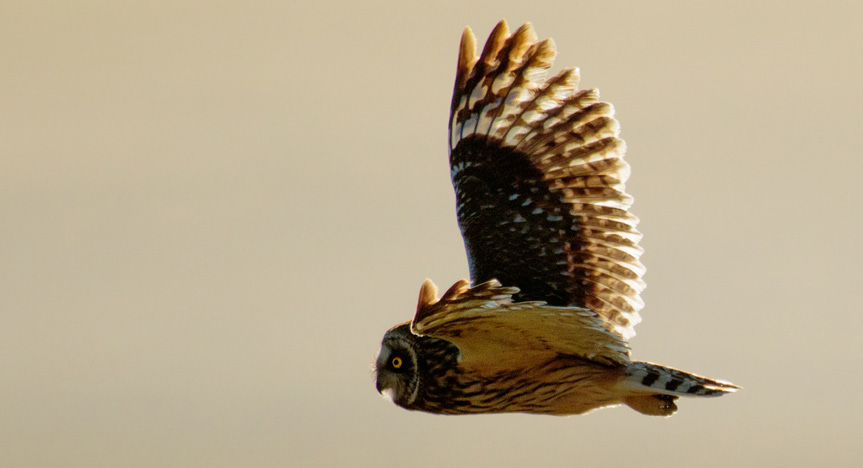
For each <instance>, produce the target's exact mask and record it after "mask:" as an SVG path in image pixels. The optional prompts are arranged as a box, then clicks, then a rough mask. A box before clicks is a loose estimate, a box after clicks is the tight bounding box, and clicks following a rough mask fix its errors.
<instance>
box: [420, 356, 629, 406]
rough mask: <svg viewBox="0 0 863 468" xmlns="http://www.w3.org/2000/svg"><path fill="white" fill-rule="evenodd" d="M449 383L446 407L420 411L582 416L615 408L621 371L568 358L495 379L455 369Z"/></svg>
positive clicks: (554, 360)
mask: <svg viewBox="0 0 863 468" xmlns="http://www.w3.org/2000/svg"><path fill="white" fill-rule="evenodd" d="M458 374H459V375H458V377H457V378H455V379H452V378H451V379H450V380H449V385H447V387H448V388H447V390H448V393H449V395H450V398H449V399H448V401H442V400H438V401H436V402H435V403H437V404H435V405H433V406H434V408H424V409H425V410H426V411H431V412H435V413H443V414H476V413H535V414H554V415H568V414H582V413H586V412H588V411H591V410H594V409H598V408H602V407H605V406H611V405H615V404H620V403H621V398H622V397H623V396H624V395H621V393H620V391H618V390H615V386H616V384H617V383H618V382H619V381H620V380H621V379H623V377H624V368H623V367H610V366H603V365H599V364H596V363H593V362H591V361H587V360H584V359H580V358H576V357H573V356H558V357H556V358H555V359H553V360H551V361H549V362H547V363H545V364H543V365H540V366H534V367H530V368H521V369H519V368H513V369H512V370H511V371H507V372H505V373H498V374H495V375H478V374H476V373H474V372H471V371H470V370H468V369H460V372H458ZM451 377H452V376H451Z"/></svg>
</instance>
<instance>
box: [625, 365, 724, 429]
mask: <svg viewBox="0 0 863 468" xmlns="http://www.w3.org/2000/svg"><path fill="white" fill-rule="evenodd" d="M619 385H620V388H621V389H622V390H626V391H627V393H629V396H627V397H624V399H623V402H624V403H626V404H627V405H629V407H631V408H632V409H634V410H636V411H638V412H639V413H643V414H649V415H655V416H670V415H672V414H673V413H674V412H675V411H677V405H676V404H674V400H676V399H677V398H678V397H681V396H686V397H717V396H722V395H725V394H726V393H732V392H736V391H737V390H738V389H739V388H740V387H738V386H736V385H734V384H732V383H729V382H723V381H721V380H714V379H708V378H707V377H701V376H700V375H695V374H690V373H688V372H683V371H680V370H677V369H672V368H670V367H665V366H660V365H659V364H651V363H649V362H640V361H636V362H633V363H632V364H630V365H629V366H627V368H626V374H625V377H624V379H623V381H621V383H620V384H619Z"/></svg>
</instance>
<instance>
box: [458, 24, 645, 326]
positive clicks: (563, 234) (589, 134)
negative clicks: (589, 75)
mask: <svg viewBox="0 0 863 468" xmlns="http://www.w3.org/2000/svg"><path fill="white" fill-rule="evenodd" d="M475 44H476V40H475V38H474V36H473V33H472V32H471V30H470V28H467V29H465V32H464V34H463V36H462V42H461V49H460V53H459V60H458V68H457V73H456V81H455V87H454V91H453V100H452V107H451V114H450V135H449V136H450V138H449V143H450V167H451V175H452V180H453V186H454V188H455V191H456V201H457V213H458V218H459V226H460V227H461V231H462V235H463V237H464V241H465V247H466V250H467V253H468V261H469V263H470V268H471V280H472V281H473V282H474V284H481V283H486V282H488V281H490V280H493V279H496V280H499V281H500V282H501V283H503V284H505V285H512V286H517V287H518V288H519V290H520V292H519V293H516V294H517V299H518V300H519V301H522V302H525V301H526V302H531V301H543V302H545V303H547V304H548V305H549V306H559V307H576V308H585V307H586V308H590V309H591V310H592V311H593V312H594V313H595V314H596V316H597V317H599V318H600V319H601V320H602V321H603V322H604V323H605V326H606V327H607V329H608V330H610V331H612V332H613V333H616V334H617V335H619V336H620V337H622V338H624V339H626V338H629V337H630V336H632V335H634V330H633V327H634V325H635V324H636V323H638V322H639V321H640V317H639V315H638V311H639V310H640V309H641V308H642V307H643V303H642V301H641V298H640V294H641V292H642V291H643V289H644V282H643V281H642V279H641V276H642V275H643V274H644V266H643V265H642V264H641V263H640V261H639V258H640V256H641V253H642V250H641V248H640V247H639V245H638V242H639V240H640V239H641V234H640V233H639V232H638V231H637V230H636V225H637V224H638V219H637V218H636V217H635V216H633V215H632V214H630V213H629V207H630V206H631V204H632V197H631V196H629V195H628V194H627V193H626V192H625V182H626V180H627V179H628V177H629V165H628V164H627V163H626V162H625V161H624V160H623V155H624V153H625V152H626V145H625V143H624V142H623V140H621V139H620V138H618V134H619V132H620V128H619V125H618V122H617V120H615V118H614V107H613V106H612V105H611V104H608V103H605V102H601V101H599V93H598V92H597V91H596V90H593V89H589V90H578V81H579V77H580V75H579V72H578V70H577V69H574V68H567V69H564V70H562V71H561V72H560V73H558V74H557V75H555V76H553V77H552V78H549V79H548V80H546V79H545V77H546V74H547V72H548V70H549V68H550V67H551V65H552V62H553V61H554V57H555V54H556V49H555V45H554V42H553V41H552V40H551V39H546V40H542V41H537V38H536V34H535V33H534V32H533V28H532V27H531V25H530V24H529V23H528V24H525V25H523V26H522V27H520V28H518V29H517V30H516V31H515V32H514V33H513V34H511V35H510V34H509V28H508V26H507V24H506V21H501V22H500V23H498V25H497V26H496V27H495V28H494V30H493V31H492V33H491V34H490V36H489V39H488V41H487V42H486V44H485V47H484V48H483V51H482V53H481V54H480V55H479V56H477V55H476V52H475ZM445 297H446V296H445ZM542 307H547V306H542ZM483 320H489V319H488V318H484V319H483Z"/></svg>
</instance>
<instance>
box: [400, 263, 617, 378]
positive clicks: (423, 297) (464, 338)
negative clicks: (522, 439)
mask: <svg viewBox="0 0 863 468" xmlns="http://www.w3.org/2000/svg"><path fill="white" fill-rule="evenodd" d="M517 292H518V288H513V287H503V286H501V284H500V283H498V282H497V281H489V282H487V283H483V284H479V285H477V286H475V287H473V288H471V287H470V283H468V281H466V280H461V281H459V282H457V283H456V284H454V285H453V286H452V287H451V288H450V289H449V290H448V291H447V292H446V293H444V295H443V297H442V298H440V299H439V298H438V297H437V287H435V285H434V283H432V282H431V281H430V280H426V281H425V283H423V285H422V288H421V289H420V297H419V304H418V305H417V313H416V316H415V317H414V320H413V322H412V323H411V330H412V331H413V332H414V333H416V334H419V335H429V336H432V337H435V338H441V339H444V340H447V341H449V342H452V343H453V344H455V345H456V346H458V348H459V352H460V353H461V358H460V362H461V364H462V365H464V366H468V367H472V366H475V367H474V368H475V369H478V370H484V371H491V372H494V371H496V370H500V369H512V366H511V365H510V364H509V361H510V360H517V361H518V362H519V363H520V364H521V365H524V363H525V362H530V361H531V360H532V359H533V360H535V361H536V362H537V364H538V365H540V364H541V363H544V362H547V361H548V360H550V359H551V358H552V357H554V356H556V355H558V354H566V355H571V356H580V357H583V358H586V359H590V360H592V361H596V362H600V363H605V364H626V363H628V362H629V348H628V347H627V345H626V341H624V340H623V338H621V337H620V336H618V335H617V334H614V333H612V332H610V331H608V330H607V329H606V328H605V323H604V321H603V320H602V319H601V318H600V317H598V316H597V315H596V313H594V312H592V311H590V310H587V309H582V308H577V307H554V306H549V305H547V304H545V303H544V302H541V301H531V302H513V301H512V295H513V294H515V293H517Z"/></svg>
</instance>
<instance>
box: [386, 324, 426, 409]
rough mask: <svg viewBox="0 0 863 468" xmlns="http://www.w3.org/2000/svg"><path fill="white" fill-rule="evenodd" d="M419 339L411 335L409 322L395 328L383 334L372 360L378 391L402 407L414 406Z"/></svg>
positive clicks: (416, 391) (417, 381)
mask: <svg viewBox="0 0 863 468" xmlns="http://www.w3.org/2000/svg"><path fill="white" fill-rule="evenodd" d="M419 340H420V337H418V336H416V335H414V334H413V333H411V329H410V322H407V323H403V324H401V325H397V326H395V327H393V328H392V329H390V330H389V331H388V332H387V333H386V335H384V339H383V342H381V351H380V353H378V357H377V360H376V361H375V373H376V374H377V382H376V385H377V389H378V392H380V393H381V394H382V395H384V396H387V397H389V398H391V399H392V400H393V402H395V403H396V404H397V405H399V406H402V407H405V408H408V407H410V406H411V405H412V404H413V402H414V401H415V400H416V397H417V393H418V392H419V388H420V380H421V379H420V368H419V365H420V362H419V359H418V353H419V352H421V350H420V344H419Z"/></svg>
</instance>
